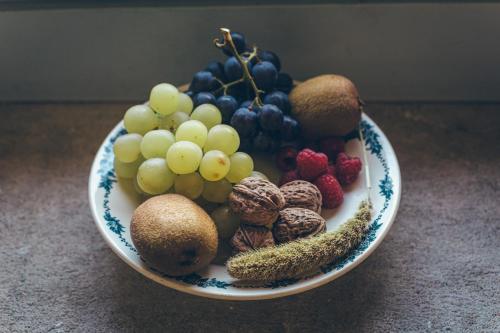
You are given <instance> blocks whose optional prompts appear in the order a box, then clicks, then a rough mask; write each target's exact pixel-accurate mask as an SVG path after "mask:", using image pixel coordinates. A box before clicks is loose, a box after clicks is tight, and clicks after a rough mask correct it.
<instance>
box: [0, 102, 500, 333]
mask: <svg viewBox="0 0 500 333" xmlns="http://www.w3.org/2000/svg"><path fill="white" fill-rule="evenodd" d="M125 108H126V106H125V105H117V104H112V105H102V104H99V105H97V104H96V105H88V104H87V105H81V104H73V105H65V104H53V105H33V104H32V105H19V104H17V105H16V104H11V105H8V104H7V105H1V106H0V117H1V118H0V264H1V268H0V331H1V332H24V331H26V332H68V331H77V332H94V331H97V332H129V331H164V332H177V331H179V332H181V331H182V332H190V331H194V332H209V331H210V332H211V331H220V332H324V331H336V332H387V331H407V332H408V331H410V332H415V331H419V332H421V331H424V332H425V331H431V332H434V331H454V332H490V331H491V332H498V331H500V296H499V295H500V257H499V249H500V110H499V108H500V106H499V105H465V106H463V105H462V106H460V105H394V104H393V105H371V106H370V107H369V108H368V112H369V114H370V115H371V116H372V117H373V119H374V120H375V121H376V122H377V123H378V124H379V125H380V126H381V127H382V129H383V130H384V131H385V133H386V134H387V135H388V137H389V139H390V140H391V142H392V144H393V145H394V148H395V150H396V152H397V155H398V158H399V161H400V164H401V171H402V177H403V195H402V200H401V207H400V210H399V213H398V216H397V219H396V221H395V223H394V226H393V228H392V230H391V231H390V233H389V235H388V236H387V238H386V239H385V241H384V242H383V244H382V245H381V246H380V248H379V249H378V250H377V251H376V252H375V253H374V254H373V255H372V256H371V257H370V258H368V259H367V260H366V261H365V262H364V263H363V264H362V265H361V266H359V267H358V268H356V269H355V270H354V271H352V272H350V273H349V274H347V275H345V276H343V277H342V278H340V279H338V280H336V281H333V282H332V283H330V284H328V285H326V286H323V287H321V288H318V289H315V290H312V291H309V292H306V293H304V294H300V295H295V296H291V297H286V298H282V299H277V300H268V301H261V302H245V303H239V302H227V301H214V300H209V299H203V298H199V297H195V296H190V295H186V294H182V293H180V292H177V291H174V290H171V289H168V288H166V287H163V286H161V285H158V284H156V283H154V282H152V281H149V280H147V279H146V278H144V277H143V276H142V275H140V274H139V273H136V272H135V271H134V270H132V269H131V268H129V267H128V266H127V265H126V264H125V263H124V262H122V261H121V260H120V259H119V258H118V257H117V256H116V255H115V254H113V252H111V250H110V249H109V248H108V246H107V245H106V244H105V242H104V240H103V239H102V238H101V236H100V235H99V233H98V231H97V229H96V227H95V226H94V222H93V220H92V217H91V214H90V209H89V207H88V202H87V176H88V173H89V168H90V164H91V162H92V159H93V157H94V154H95V152H96V150H97V148H98V147H99V144H100V143H101V141H102V139H103V138H104V137H105V135H106V133H107V132H108V131H109V130H110V129H111V127H112V126H113V125H114V124H115V123H116V122H117V121H118V120H119V119H120V117H121V116H122V113H123V112H124V110H125Z"/></svg>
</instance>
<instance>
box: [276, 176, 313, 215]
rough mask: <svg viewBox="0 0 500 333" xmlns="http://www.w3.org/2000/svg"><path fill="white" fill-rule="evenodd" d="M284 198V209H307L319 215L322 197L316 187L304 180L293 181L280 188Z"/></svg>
mask: <svg viewBox="0 0 500 333" xmlns="http://www.w3.org/2000/svg"><path fill="white" fill-rule="evenodd" d="M280 190H281V193H283V196H284V197H285V201H286V204H285V207H286V208H292V207H300V208H307V209H310V210H312V211H315V212H316V213H318V214H320V213H321V203H322V197H321V192H320V191H319V190H318V188H317V187H316V185H314V184H312V183H309V182H306V181H305V180H294V181H292V182H289V183H286V184H285V185H283V186H281V187H280Z"/></svg>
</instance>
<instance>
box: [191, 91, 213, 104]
mask: <svg viewBox="0 0 500 333" xmlns="http://www.w3.org/2000/svg"><path fill="white" fill-rule="evenodd" d="M202 104H213V105H215V96H214V95H213V94H211V93H209V92H199V93H197V94H196V95H194V96H193V106H194V107H197V106H198V105H202Z"/></svg>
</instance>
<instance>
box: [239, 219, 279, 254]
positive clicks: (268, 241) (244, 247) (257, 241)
mask: <svg viewBox="0 0 500 333" xmlns="http://www.w3.org/2000/svg"><path fill="white" fill-rule="evenodd" d="M231 246H232V247H233V249H234V250H235V251H236V252H245V251H250V250H256V249H259V248H261V247H268V246H274V238H273V233H272V232H271V230H269V229H268V228H267V227H261V226H253V225H248V224H242V225H240V227H239V228H238V230H236V233H235V234H234V236H233V238H231Z"/></svg>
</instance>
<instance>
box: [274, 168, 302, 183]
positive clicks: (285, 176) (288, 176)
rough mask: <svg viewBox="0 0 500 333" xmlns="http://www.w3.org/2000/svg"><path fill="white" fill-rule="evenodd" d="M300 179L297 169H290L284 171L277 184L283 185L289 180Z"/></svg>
mask: <svg viewBox="0 0 500 333" xmlns="http://www.w3.org/2000/svg"><path fill="white" fill-rule="evenodd" d="M297 179H300V177H299V173H298V172H297V170H290V171H288V172H285V173H284V174H282V175H281V178H280V181H279V186H281V185H284V184H286V183H289V182H291V181H294V180H297Z"/></svg>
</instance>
